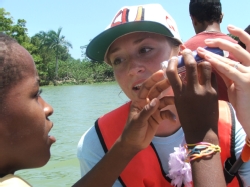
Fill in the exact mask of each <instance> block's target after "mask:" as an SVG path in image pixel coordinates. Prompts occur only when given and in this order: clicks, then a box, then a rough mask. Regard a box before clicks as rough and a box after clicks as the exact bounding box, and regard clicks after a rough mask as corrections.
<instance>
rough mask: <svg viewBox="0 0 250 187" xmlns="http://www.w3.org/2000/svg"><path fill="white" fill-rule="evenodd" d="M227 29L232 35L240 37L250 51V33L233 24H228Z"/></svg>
mask: <svg viewBox="0 0 250 187" xmlns="http://www.w3.org/2000/svg"><path fill="white" fill-rule="evenodd" d="M227 29H228V31H229V32H230V33H231V34H232V35H234V36H237V37H239V39H240V41H241V42H243V43H244V44H245V45H246V50H247V51H248V52H250V36H249V34H248V33H247V32H245V31H244V30H242V29H241V28H238V27H235V26H233V25H228V27H227Z"/></svg>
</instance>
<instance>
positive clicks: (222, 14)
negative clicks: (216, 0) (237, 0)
mask: <svg viewBox="0 0 250 187" xmlns="http://www.w3.org/2000/svg"><path fill="white" fill-rule="evenodd" d="M223 16H224V13H221V15H220V23H221V22H222V19H223Z"/></svg>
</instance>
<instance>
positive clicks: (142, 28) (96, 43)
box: [86, 21, 174, 61]
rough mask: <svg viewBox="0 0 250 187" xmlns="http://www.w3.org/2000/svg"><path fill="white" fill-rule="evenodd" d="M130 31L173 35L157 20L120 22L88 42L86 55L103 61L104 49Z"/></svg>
mask: <svg viewBox="0 0 250 187" xmlns="http://www.w3.org/2000/svg"><path fill="white" fill-rule="evenodd" d="M132 32H152V33H157V34H162V35H165V36H168V37H174V36H173V34H172V33H171V32H170V31H169V29H168V28H167V27H166V26H164V25H162V24H160V23H157V22H152V21H138V22H128V23H124V24H120V25H118V26H115V27H112V28H110V29H107V30H105V31H104V32H102V33H101V34H99V35H98V36H96V37H95V38H94V39H93V40H91V42H90V43H89V44H88V46H87V49H86V55H87V57H88V58H90V59H92V60H94V61H104V56H105V53H106V50H107V49H108V48H109V46H110V45H111V44H112V43H113V42H114V40H116V39H117V38H119V37H121V36H123V35H125V34H128V33H132Z"/></svg>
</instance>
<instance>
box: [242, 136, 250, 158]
mask: <svg viewBox="0 0 250 187" xmlns="http://www.w3.org/2000/svg"><path fill="white" fill-rule="evenodd" d="M241 159H242V161H243V162H247V161H249V160H250V140H249V139H248V138H247V137H246V144H245V145H244V147H243V149H242V153H241Z"/></svg>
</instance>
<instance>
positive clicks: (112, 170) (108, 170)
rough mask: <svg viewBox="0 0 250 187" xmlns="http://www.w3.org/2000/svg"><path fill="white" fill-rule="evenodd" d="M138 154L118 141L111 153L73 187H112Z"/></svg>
mask: <svg viewBox="0 0 250 187" xmlns="http://www.w3.org/2000/svg"><path fill="white" fill-rule="evenodd" d="M136 153H137V152H134V151H131V150H129V148H128V147H126V146H124V145H123V144H122V143H121V141H120V139H118V140H117V142H116V143H115V144H114V146H113V147H112V148H111V149H110V150H109V152H108V153H107V154H106V155H105V156H104V157H103V158H102V159H101V160H100V161H99V162H98V163H97V164H96V165H95V166H94V167H93V168H92V169H91V170H90V171H89V172H88V173H87V174H86V175H85V176H83V177H82V178H81V179H80V180H79V181H78V182H77V183H76V184H74V185H73V187H80V186H84V187H99V186H102V187H111V186H112V185H113V184H114V182H115V181H116V180H117V178H118V177H119V175H120V174H121V172H122V171H123V169H124V168H125V167H126V166H127V164H128V163H129V162H130V160H131V159H132V158H133V157H134V156H135V155H136Z"/></svg>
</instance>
